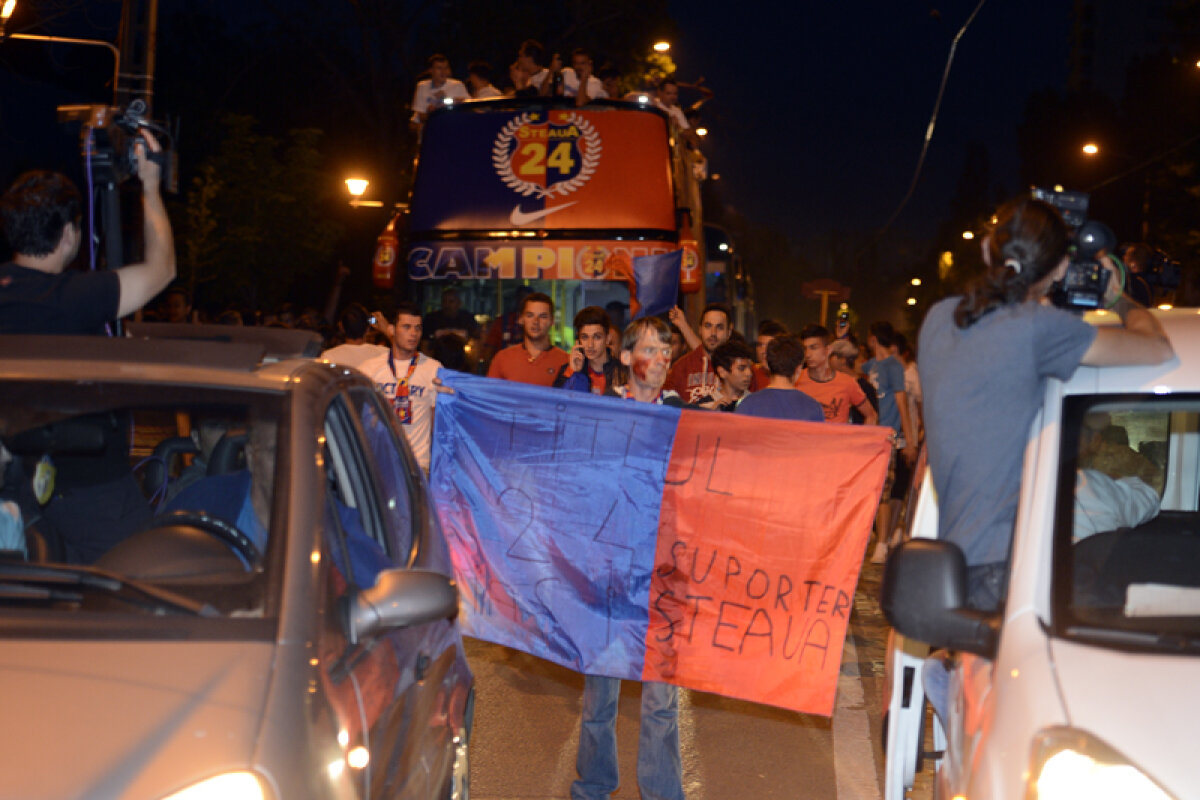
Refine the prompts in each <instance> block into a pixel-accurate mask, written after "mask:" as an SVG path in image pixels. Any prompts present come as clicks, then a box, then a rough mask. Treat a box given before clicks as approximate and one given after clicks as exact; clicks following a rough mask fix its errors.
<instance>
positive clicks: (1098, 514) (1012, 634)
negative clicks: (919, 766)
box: [883, 309, 1200, 800]
mask: <svg viewBox="0 0 1200 800" xmlns="http://www.w3.org/2000/svg"><path fill="white" fill-rule="evenodd" d="M1155 313H1156V315H1158V318H1159V320H1160V321H1161V322H1162V324H1163V327H1164V329H1165V330H1166V332H1167V335H1168V336H1169V337H1170V339H1171V344H1172V346H1173V347H1174V348H1175V353H1176V358H1174V359H1172V360H1171V361H1168V362H1167V363H1165V364H1161V365H1158V366H1153V367H1119V368H1113V367H1106V368H1093V367H1081V368H1079V369H1078V370H1077V371H1076V373H1075V375H1074V376H1073V377H1072V378H1071V380H1070V381H1068V382H1066V383H1063V382H1060V381H1056V380H1051V381H1049V382H1048V385H1047V387H1046V396H1045V399H1044V401H1043V404H1042V409H1041V412H1040V413H1039V415H1038V417H1037V419H1036V420H1035V421H1034V424H1033V429H1032V431H1031V432H1030V435H1029V442H1028V446H1027V448H1026V451H1025V465H1024V475H1023V479H1022V489H1021V500H1020V506H1019V510H1018V515H1017V524H1016V530H1015V533H1014V538H1013V549H1012V568H1011V571H1010V576H1009V583H1008V600H1007V603H1006V604H1005V606H1004V608H1003V609H1002V610H1001V611H999V612H997V613H995V614H991V615H988V614H982V613H980V612H978V611H972V610H970V609H966V608H964V607H963V598H964V597H965V594H966V592H965V587H966V568H965V566H964V562H963V558H962V554H961V552H960V551H959V550H958V548H957V547H955V546H954V545H952V544H949V543H948V542H942V541H937V540H936V539H935V538H934V537H936V533H937V513H936V496H935V495H934V492H933V486H932V481H931V480H928V479H926V480H925V481H924V484H923V486H922V487H921V489H920V493H919V497H918V499H917V504H916V507H915V512H914V514H913V523H912V524H913V528H912V531H911V533H912V538H911V539H910V540H909V541H907V542H905V543H904V544H903V545H901V546H900V547H899V548H897V549H896V551H895V552H894V553H893V554H892V557H891V559H890V560H889V562H888V566H887V571H886V574H885V576H884V583H883V608H884V612H885V614H886V615H887V617H888V619H889V620H890V621H891V623H892V625H893V626H894V627H895V630H896V632H897V636H896V637H895V640H896V641H895V645H894V647H893V650H892V653H891V659H890V661H891V665H890V666H891V684H890V689H891V698H890V702H889V706H888V708H889V712H888V714H889V718H888V725H887V728H888V742H887V746H888V752H887V756H888V769H887V791H886V797H887V800H899V798H903V797H904V796H905V794H904V792H905V789H906V788H909V787H911V786H912V783H913V776H914V772H916V763H917V760H918V753H919V751H920V750H922V749H925V750H928V749H930V748H929V745H928V743H926V741H925V738H926V737H925V734H924V726H925V721H926V719H928V718H932V715H928V716H927V715H926V713H925V712H924V704H923V702H922V700H923V697H924V695H923V691H922V686H921V669H920V666H921V662H922V660H923V656H924V655H925V652H926V651H927V650H928V647H925V645H924V644H920V643H925V644H927V645H929V646H932V647H936V648H945V649H949V650H953V651H956V652H957V653H958V666H957V667H956V668H955V669H953V670H952V672H951V681H950V698H949V700H950V702H949V709H948V719H947V721H946V728H945V730H944V731H942V730H940V726H937V722H936V720H935V721H934V723H933V724H934V725H935V727H939V729H938V730H936V731H935V734H936V735H935V743H934V745H933V747H934V748H936V750H937V751H939V753H940V755H941V757H940V758H939V760H938V762H937V771H936V777H935V781H934V787H935V796H936V797H939V798H946V800H949V799H950V798H960V797H961V798H970V799H971V800H986V798H1025V799H1026V800H1035V799H1036V800H1059V799H1060V798H1067V797H1070V798H1075V797H1079V798H1107V797H1112V798H1122V799H1123V800H1133V799H1134V798H1171V799H1173V800H1188V799H1190V798H1195V799H1197V800H1200V752H1198V751H1197V747H1196V742H1197V738H1198V734H1200V315H1198V314H1200V312H1197V311H1196V310H1195V309H1175V310H1171V311H1158V312H1155ZM1088 319H1089V321H1090V322H1092V323H1093V324H1097V325H1104V324H1113V323H1115V322H1116V321H1117V320H1116V318H1115V316H1114V315H1112V314H1104V313H1095V312H1094V313H1092V314H1090V315H1089V317H1088Z"/></svg>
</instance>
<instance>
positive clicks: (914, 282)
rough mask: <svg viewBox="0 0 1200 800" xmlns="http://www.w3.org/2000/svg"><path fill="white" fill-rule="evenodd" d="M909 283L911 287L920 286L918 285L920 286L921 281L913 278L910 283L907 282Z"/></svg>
mask: <svg viewBox="0 0 1200 800" xmlns="http://www.w3.org/2000/svg"><path fill="white" fill-rule="evenodd" d="M909 283H911V284H912V285H913V286H920V285H921V279H920V278H913V279H912V280H911V281H909Z"/></svg>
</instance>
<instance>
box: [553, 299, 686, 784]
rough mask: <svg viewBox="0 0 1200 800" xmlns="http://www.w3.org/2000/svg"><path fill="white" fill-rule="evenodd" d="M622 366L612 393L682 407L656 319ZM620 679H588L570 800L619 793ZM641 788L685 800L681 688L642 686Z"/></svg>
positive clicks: (641, 329) (634, 341) (641, 326)
mask: <svg viewBox="0 0 1200 800" xmlns="http://www.w3.org/2000/svg"><path fill="white" fill-rule="evenodd" d="M621 363H622V364H624V365H625V367H626V368H627V369H628V370H629V383H628V384H626V385H625V386H614V387H613V388H612V392H611V393H612V394H614V395H616V396H618V397H623V398H625V399H627V400H634V401H637V402H641V403H656V404H659V405H673V406H679V405H683V404H682V402H681V401H680V400H679V396H678V395H677V394H675V392H664V391H663V388H662V387H663V382H664V381H666V379H667V370H668V369H669V368H670V366H671V328H670V326H668V325H667V323H665V322H663V321H662V320H661V319H659V318H658V317H642V318H641V319H638V320H635V321H633V322H632V323H630V325H629V327H627V328H626V329H625V335H624V337H623V338H622V340H621ZM620 696H621V679H620V678H607V677H603V676H601V675H587V676H585V677H584V682H583V712H582V716H581V720H580V726H579V751H578V754H577V755H576V758H575V769H576V770H578V772H579V780H577V781H575V783H573V784H571V798H572V800H607V798H608V796H609V795H610V794H612V793H613V792H615V791H616V790H617V785H618V784H619V781H620V775H619V774H618V771H617V705H618V701H619V700H620ZM637 779H638V789H639V790H640V791H641V795H642V800H683V763H682V758H681V756H680V752H679V688H678V687H676V686H672V685H671V684H669V683H658V682H657V681H645V682H643V683H642V725H641V735H640V736H639V738H638V761H637Z"/></svg>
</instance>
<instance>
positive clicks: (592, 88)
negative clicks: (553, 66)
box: [562, 67, 608, 100]
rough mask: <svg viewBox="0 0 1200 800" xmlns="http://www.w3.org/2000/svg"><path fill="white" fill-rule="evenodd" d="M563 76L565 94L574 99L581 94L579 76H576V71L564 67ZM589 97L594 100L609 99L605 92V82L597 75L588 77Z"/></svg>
mask: <svg viewBox="0 0 1200 800" xmlns="http://www.w3.org/2000/svg"><path fill="white" fill-rule="evenodd" d="M562 76H563V94H564V95H566V96H567V97H574V96H576V95H577V94H579V76H578V75H576V74H575V70H573V69H572V68H570V67H563V71H562ZM587 95H588V97H590V98H592V99H593V100H598V99H600V98H602V97H608V92H606V91H604V82H603V81H601V80H600V79H599V78H597V77H596V76H595V75H589V76H588V82H587Z"/></svg>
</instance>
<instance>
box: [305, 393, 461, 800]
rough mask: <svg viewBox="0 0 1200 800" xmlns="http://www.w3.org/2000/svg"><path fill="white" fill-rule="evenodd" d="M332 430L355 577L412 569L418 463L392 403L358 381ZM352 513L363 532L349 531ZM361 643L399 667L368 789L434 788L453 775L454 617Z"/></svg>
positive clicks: (429, 791) (335, 414)
mask: <svg viewBox="0 0 1200 800" xmlns="http://www.w3.org/2000/svg"><path fill="white" fill-rule="evenodd" d="M327 438H328V439H329V442H330V445H331V447H332V448H333V449H335V450H337V451H339V453H340V455H339V456H338V458H340V459H341V460H342V461H343V462H344V463H345V465H346V469H344V470H342V471H343V472H344V473H345V479H344V481H343V482H344V483H345V484H346V486H345V487H344V489H345V493H346V494H347V495H349V496H348V497H346V498H345V500H346V504H347V505H350V504H351V503H352V505H353V509H354V511H355V512H356V515H354V514H352V515H350V516H349V518H348V521H349V523H350V524H348V525H344V526H342V527H343V529H344V530H343V531H342V532H341V533H342V535H343V536H344V537H345V539H346V540H347V542H350V543H351V544H353V542H354V541H355V540H358V541H359V544H358V545H357V546H354V547H351V548H349V549H350V550H351V551H352V552H351V558H352V560H353V561H354V564H355V566H354V569H353V570H352V572H354V573H358V572H360V571H361V572H363V573H365V574H363V575H362V576H361V577H359V579H358V581H359V583H364V584H365V582H366V581H367V580H371V579H372V578H373V575H372V569H373V567H372V566H371V565H373V564H375V565H378V566H379V567H380V568H387V569H410V568H413V566H414V564H416V563H417V562H418V560H419V559H418V556H419V548H420V547H421V543H422V540H423V537H422V536H421V535H419V533H420V532H419V530H418V525H419V524H420V523H421V521H422V519H423V517H424V514H423V513H422V510H421V509H420V508H418V505H419V504H418V502H417V501H418V500H419V498H420V494H419V493H420V491H421V484H420V478H419V471H418V469H419V468H417V467H416V463H415V460H414V459H413V458H412V455H411V453H410V452H408V450H407V444H406V443H405V441H404V439H403V435H402V434H401V433H400V432H399V431H398V430H397V429H396V427H395V425H394V424H393V422H392V418H391V411H390V410H389V409H388V408H387V407H386V406H384V405H383V404H382V403H381V402H380V400H379V395H378V394H377V393H376V392H375V391H374V389H373V388H369V387H352V388H350V389H349V390H348V391H347V392H346V393H345V394H344V395H343V396H342V398H340V399H339V401H338V402H336V403H335V404H334V406H333V408H331V424H328V425H327ZM342 514H343V516H345V512H344V511H343V512H342ZM355 516H356V517H357V519H355ZM356 521H357V522H358V523H361V531H356V530H353V529H352V528H353V525H354V523H355V522H356ZM381 558H382V559H383V560H382V561H380V559H381ZM336 560H337V559H336V557H335V561H336ZM361 646H373V648H374V649H375V650H383V651H386V652H387V653H388V654H389V658H390V659H393V660H394V663H395V665H396V679H395V681H394V683H393V685H392V687H391V688H392V690H393V695H392V698H391V702H390V704H389V705H388V707H387V708H386V710H382V711H381V714H380V717H379V719H378V720H377V721H376V722H375V723H374V726H373V728H374V729H373V730H372V731H371V745H370V751H371V778H370V796H371V797H385V796H386V797H414V798H418V797H419V798H429V797H436V796H438V793H439V792H441V791H442V789H443V786H444V784H445V781H446V780H447V779H448V777H449V774H450V770H451V767H452V764H453V755H454V744H453V742H454V737H455V736H456V734H457V733H458V731H456V730H454V728H453V726H452V724H451V719H452V717H453V715H451V714H450V713H449V712H450V706H451V703H452V702H454V700H455V698H454V697H452V695H453V694H454V690H455V689H456V686H455V677H456V675H455V671H456V667H457V660H458V656H459V652H460V651H459V648H458V640H457V635H456V632H455V628H454V627H453V624H452V623H451V622H449V621H438V622H433V623H429V624H425V625H415V626H411V627H407V628H403V629H393V630H391V631H388V632H386V633H384V634H382V635H380V636H379V637H378V638H377V641H376V642H375V643H374V644H373V645H369V643H362V645H361ZM381 674H382V675H387V674H388V673H387V672H382V673H381ZM366 694H367V692H364V695H366Z"/></svg>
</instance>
